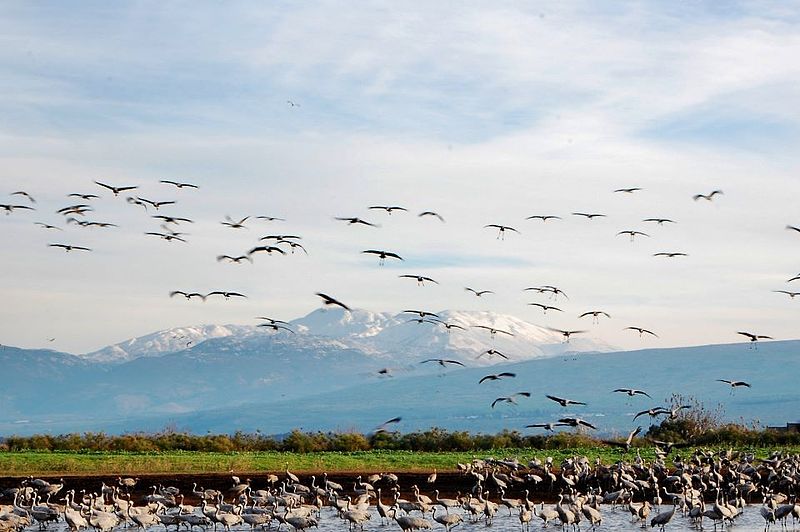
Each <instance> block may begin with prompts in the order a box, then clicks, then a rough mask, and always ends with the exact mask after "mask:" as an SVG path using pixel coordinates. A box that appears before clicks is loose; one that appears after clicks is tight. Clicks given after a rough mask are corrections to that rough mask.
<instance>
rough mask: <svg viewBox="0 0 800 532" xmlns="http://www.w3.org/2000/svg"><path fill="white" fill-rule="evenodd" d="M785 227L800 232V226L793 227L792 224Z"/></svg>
mask: <svg viewBox="0 0 800 532" xmlns="http://www.w3.org/2000/svg"><path fill="white" fill-rule="evenodd" d="M786 229H788V230H790V231H797V232H798V233H800V227H795V226H794V225H787V226H786Z"/></svg>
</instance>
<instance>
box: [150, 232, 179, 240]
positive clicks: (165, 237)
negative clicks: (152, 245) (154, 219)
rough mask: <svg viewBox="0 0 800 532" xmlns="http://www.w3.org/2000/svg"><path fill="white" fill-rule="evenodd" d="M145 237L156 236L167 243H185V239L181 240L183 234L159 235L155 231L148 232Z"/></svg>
mask: <svg viewBox="0 0 800 532" xmlns="http://www.w3.org/2000/svg"><path fill="white" fill-rule="evenodd" d="M145 234H146V235H150V236H157V237H159V238H161V239H163V240H166V241H167V242H172V241H173V240H177V241H178V242H186V240H185V239H183V238H181V235H182V234H183V233H159V232H156V231H148V232H146V233H145Z"/></svg>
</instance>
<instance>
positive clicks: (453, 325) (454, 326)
mask: <svg viewBox="0 0 800 532" xmlns="http://www.w3.org/2000/svg"><path fill="white" fill-rule="evenodd" d="M432 321H435V322H436V323H438V324H439V325H442V326H444V328H445V330H447V333H448V334H450V331H451V330H452V329H461V330H462V331H466V330H467V329H466V328H465V327H462V326H461V325H459V324H457V323H447V322H446V321H442V320H432Z"/></svg>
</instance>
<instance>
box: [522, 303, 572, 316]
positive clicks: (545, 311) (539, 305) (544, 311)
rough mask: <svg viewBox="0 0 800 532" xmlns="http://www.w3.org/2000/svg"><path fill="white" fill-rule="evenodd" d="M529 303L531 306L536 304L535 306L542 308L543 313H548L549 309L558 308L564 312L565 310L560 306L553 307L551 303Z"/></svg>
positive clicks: (557, 309)
mask: <svg viewBox="0 0 800 532" xmlns="http://www.w3.org/2000/svg"><path fill="white" fill-rule="evenodd" d="M528 305H531V306H534V307H539V308H540V309H542V313H543V314H547V311H548V310H556V311H558V312H564V311H563V310H561V309H560V308H558V307H551V306H550V305H543V304H541V303H528Z"/></svg>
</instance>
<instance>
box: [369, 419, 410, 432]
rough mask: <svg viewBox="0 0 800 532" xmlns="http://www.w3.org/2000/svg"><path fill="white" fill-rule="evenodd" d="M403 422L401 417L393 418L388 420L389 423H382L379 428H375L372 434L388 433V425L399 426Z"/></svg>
mask: <svg viewBox="0 0 800 532" xmlns="http://www.w3.org/2000/svg"><path fill="white" fill-rule="evenodd" d="M401 421H403V418H402V417H400V416H397V417H393V418H392V419H389V420H387V421H384V422H383V423H381V424H380V425H378V426H377V427H375V428H374V429H373V430H372V432H373V433H374V434H378V433H380V432H386V427H387V426H388V425H392V424H397V423H400V422H401Z"/></svg>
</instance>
